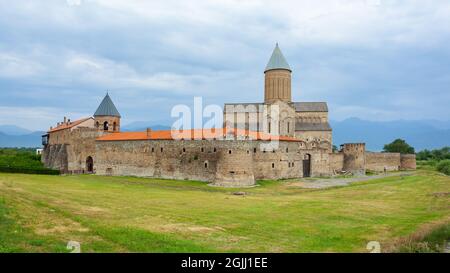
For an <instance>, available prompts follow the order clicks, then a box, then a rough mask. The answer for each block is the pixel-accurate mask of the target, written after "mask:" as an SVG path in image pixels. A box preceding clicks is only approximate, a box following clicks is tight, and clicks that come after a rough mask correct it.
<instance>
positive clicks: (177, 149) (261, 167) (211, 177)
mask: <svg viewBox="0 0 450 273" xmlns="http://www.w3.org/2000/svg"><path fill="white" fill-rule="evenodd" d="M264 143H265V142H263V141H245V140H244V141H240V140H233V141H207V140H197V141H171V140H151V141H147V140H146V141H97V142H96V155H95V159H94V169H95V171H96V173H97V174H99V175H132V176H144V177H161V178H168V179H182V180H183V179H188V180H199V181H210V182H214V184H216V185H220V186H233V187H237V186H239V187H241V186H252V185H254V184H255V180H256V179H287V178H298V177H302V176H303V165H302V163H303V162H302V161H303V157H304V155H305V154H306V153H308V154H311V161H312V162H311V168H312V174H313V175H330V171H329V167H328V160H329V158H328V153H326V152H325V150H324V149H316V150H300V149H299V143H298V142H279V147H278V148H277V149H276V150H275V152H273V149H266V152H264V150H263V149H262V147H263V146H261V144H264ZM161 148H163V151H162V152H161ZM202 148H203V151H202ZM255 149H256V150H255Z"/></svg>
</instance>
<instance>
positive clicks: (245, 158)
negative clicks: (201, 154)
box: [213, 141, 255, 187]
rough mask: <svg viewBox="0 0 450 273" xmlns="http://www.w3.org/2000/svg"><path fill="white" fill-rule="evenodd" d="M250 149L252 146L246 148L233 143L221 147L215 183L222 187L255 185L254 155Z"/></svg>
mask: <svg viewBox="0 0 450 273" xmlns="http://www.w3.org/2000/svg"><path fill="white" fill-rule="evenodd" d="M232 142H233V143H234V142H235V141H232ZM233 147H234V148H233ZM250 149H251V147H250V146H249V147H248V149H245V148H243V147H238V148H236V147H235V146H233V145H230V146H229V147H222V148H219V150H218V155H217V169H216V178H215V180H214V183H213V184H214V185H217V186H222V187H250V186H254V185H255V176H254V175H253V155H252V153H251V152H250Z"/></svg>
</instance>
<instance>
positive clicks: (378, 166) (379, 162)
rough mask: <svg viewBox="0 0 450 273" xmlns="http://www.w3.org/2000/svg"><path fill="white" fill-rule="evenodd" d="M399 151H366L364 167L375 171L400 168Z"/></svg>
mask: <svg viewBox="0 0 450 273" xmlns="http://www.w3.org/2000/svg"><path fill="white" fill-rule="evenodd" d="M400 166H401V163H400V154H399V153H372V152H366V169H368V170H371V171H376V172H382V171H384V168H386V170H387V171H398V170H399V169H400Z"/></svg>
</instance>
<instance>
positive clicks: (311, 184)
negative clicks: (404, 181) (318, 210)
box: [293, 172, 412, 189]
mask: <svg viewBox="0 0 450 273" xmlns="http://www.w3.org/2000/svg"><path fill="white" fill-rule="evenodd" d="M411 174H412V172H396V173H388V174H386V175H385V174H379V175H372V176H360V177H352V178H329V179H315V180H313V179H311V180H309V179H305V180H300V181H298V182H295V183H293V184H295V185H296V186H300V187H302V188H307V189H326V188H331V187H336V186H347V185H349V184H350V183H354V182H363V181H369V180H373V179H378V178H384V177H392V176H409V175H411Z"/></svg>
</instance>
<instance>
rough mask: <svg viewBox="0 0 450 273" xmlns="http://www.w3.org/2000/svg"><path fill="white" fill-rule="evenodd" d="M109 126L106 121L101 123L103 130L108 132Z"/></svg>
mask: <svg viewBox="0 0 450 273" xmlns="http://www.w3.org/2000/svg"><path fill="white" fill-rule="evenodd" d="M108 128H109V124H108V122H107V121H105V122H103V130H105V131H108Z"/></svg>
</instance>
